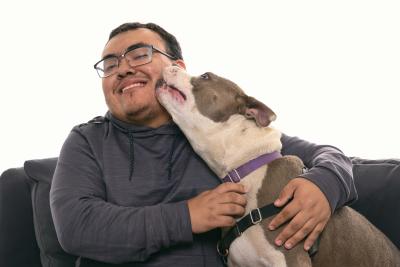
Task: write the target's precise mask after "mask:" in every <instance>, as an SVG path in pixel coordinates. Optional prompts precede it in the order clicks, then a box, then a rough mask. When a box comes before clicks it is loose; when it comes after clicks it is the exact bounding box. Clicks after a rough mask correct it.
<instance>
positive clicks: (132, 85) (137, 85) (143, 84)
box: [122, 83, 146, 93]
mask: <svg viewBox="0 0 400 267" xmlns="http://www.w3.org/2000/svg"><path fill="white" fill-rule="evenodd" d="M145 85H146V83H133V84H131V85H128V86H127V87H124V88H123V89H122V93H123V92H125V91H126V90H128V89H131V88H133V87H143V86H145Z"/></svg>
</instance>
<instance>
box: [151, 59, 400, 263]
mask: <svg viewBox="0 0 400 267" xmlns="http://www.w3.org/2000/svg"><path fill="white" fill-rule="evenodd" d="M156 96H157V99H158V101H159V102H160V103H161V104H162V105H163V106H164V107H165V109H166V110H167V111H168V112H169V114H170V115H171V116H172V119H173V121H174V122H175V123H176V124H177V125H178V126H179V127H180V128H181V130H182V132H183V133H184V134H185V136H186V137H187V139H188V140H189V142H190V144H191V145H192V147H193V149H194V151H195V152H196V153H197V154H198V155H199V156H200V157H202V159H203V160H204V161H205V162H206V163H207V164H208V166H209V167H210V168H211V169H212V170H213V171H214V172H215V173H216V175H217V176H218V177H220V178H221V179H226V177H227V174H228V173H229V172H230V171H231V170H233V169H235V168H237V167H238V166H241V165H243V164H245V163H246V162H248V161H250V160H252V159H255V158H257V157H259V156H260V155H265V154H268V155H269V154H270V153H277V152H280V150H281V147H282V144H281V142H280V137H281V133H280V132H279V131H278V130H277V129H274V128H272V127H269V125H270V123H271V122H272V121H274V120H275V119H276V115H275V113H274V112H273V111H272V110H271V109H270V108H268V107H267V106H266V105H265V104H263V103H261V102H260V101H258V100H256V99H255V98H252V97H250V96H247V95H246V94H245V93H244V92H243V91H242V89H240V88H239V86H237V85H236V84H235V83H233V82H232V81H230V80H227V79H225V78H222V77H219V76H217V75H215V74H213V73H205V74H203V75H201V76H198V77H192V76H190V75H189V74H188V73H187V72H186V71H185V70H183V69H181V68H179V67H178V66H170V67H167V68H165V70H164V71H163V80H162V81H161V82H159V84H158V86H157V88H156ZM303 167H304V166H303V163H302V162H301V160H300V159H299V158H297V157H294V156H284V157H278V158H276V159H274V160H273V161H272V162H269V163H268V164H264V165H263V166H261V167H259V168H258V169H256V170H254V171H252V172H251V173H250V174H248V175H247V176H246V177H244V178H243V179H241V180H240V183H242V184H244V185H247V186H248V187H249V188H250V191H249V192H248V193H247V194H246V198H247V205H246V208H245V210H246V214H249V213H250V217H249V216H247V220H251V221H252V223H251V225H252V226H251V227H249V228H248V229H247V230H245V231H244V232H243V233H241V235H240V236H238V237H237V238H236V239H234V240H233V242H232V243H231V244H230V247H229V250H226V251H222V252H221V251H219V253H220V254H221V255H223V256H227V264H228V266H249V267H256V266H274V267H280V266H282V267H283V266H323V267H330V266H379V267H382V266H391V267H392V266H400V253H399V250H398V249H397V248H396V247H395V246H394V245H393V244H392V243H391V241H390V240H389V239H388V238H387V237H386V236H385V235H384V234H382V233H381V232H380V231H379V230H378V229H377V228H375V227H374V226H373V225H372V224H371V223H370V222H369V221H368V220H367V219H366V218H365V217H363V216H362V215H360V214H359V213H357V212H356V211H354V210H353V209H351V208H349V207H343V208H341V209H339V210H337V211H336V212H335V213H334V214H333V215H332V217H331V218H330V220H329V222H328V223H327V225H326V227H325V229H324V231H323V233H322V235H321V236H320V240H319V241H320V242H319V249H318V252H317V253H316V254H315V255H314V256H313V257H312V258H311V257H310V255H309V254H308V253H307V252H306V251H305V250H304V249H303V246H302V245H297V246H295V247H294V248H292V249H291V250H286V249H285V248H282V247H276V246H274V245H273V244H274V243H273V241H274V239H275V237H276V236H277V235H278V233H277V231H269V230H267V225H268V224H269V222H270V221H271V220H272V217H269V218H266V219H263V220H262V221H261V219H260V216H259V214H257V213H256V214H255V213H254V210H256V211H258V210H257V208H261V207H263V206H265V205H267V204H270V203H272V202H273V201H274V200H275V199H276V198H278V194H279V192H280V191H281V190H282V189H283V187H284V186H285V185H286V184H287V183H288V181H289V180H290V179H291V178H294V177H297V176H298V175H299V174H301V173H302V170H303ZM231 179H233V178H232V177H231ZM249 185H250V186H249ZM255 217H256V218H255ZM249 218H250V219H249ZM239 223H240V222H238V224H239ZM253 224H254V225H253ZM233 230H235V229H233V228H232V230H231V231H233ZM303 242H304V241H303Z"/></svg>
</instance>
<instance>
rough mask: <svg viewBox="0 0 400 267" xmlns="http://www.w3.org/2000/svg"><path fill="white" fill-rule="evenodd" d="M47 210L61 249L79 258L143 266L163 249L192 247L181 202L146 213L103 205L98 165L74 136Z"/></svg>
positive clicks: (58, 170)
mask: <svg viewBox="0 0 400 267" xmlns="http://www.w3.org/2000/svg"><path fill="white" fill-rule="evenodd" d="M50 207H51V211H52V216H53V221H54V225H55V228H56V233H57V236H58V239H59V241H60V244H61V246H62V247H63V249H64V250H65V251H67V252H68V253H71V254H74V255H78V256H82V257H85V258H90V259H94V260H98V261H103V262H108V263H122V262H129V261H145V260H146V259H148V258H149V256H150V255H152V254H154V253H156V252H158V251H160V250H161V249H163V248H168V247H171V246H173V245H176V244H182V243H191V242H192V241H193V240H192V239H193V236H192V230H191V224H190V215H189V210H188V206H187V203H186V201H182V202H177V203H167V204H159V205H154V206H146V207H124V206H117V205H114V204H112V203H109V202H107V199H106V187H105V184H104V182H103V179H102V171H101V168H100V163H99V162H98V161H97V160H96V159H95V157H94V155H93V152H92V151H91V148H90V146H89V144H88V142H87V140H86V139H85V137H84V136H83V135H81V134H80V133H78V132H76V131H74V130H73V131H72V132H71V133H70V135H69V136H68V138H67V140H66V141H65V143H64V145H63V147H62V149H61V153H60V157H59V159H58V163H57V167H56V171H55V174H54V177H53V182H52V186H51V190H50Z"/></svg>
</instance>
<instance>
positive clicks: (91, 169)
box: [50, 113, 356, 267]
mask: <svg viewBox="0 0 400 267" xmlns="http://www.w3.org/2000/svg"><path fill="white" fill-rule="evenodd" d="M282 143H283V149H282V154H283V155H289V154H291V155H297V156H299V157H300V158H301V159H302V160H303V161H304V163H305V164H306V166H307V167H309V168H310V170H309V172H307V173H306V174H304V175H303V176H304V177H305V178H307V179H309V180H312V181H313V182H314V183H316V184H317V185H318V186H319V187H320V189H321V190H322V191H323V192H324V193H325V195H326V196H327V198H328V200H329V203H330V205H331V208H332V210H335V209H336V208H337V207H340V206H342V205H344V204H346V203H348V202H350V201H352V200H354V199H355V198H356V191H355V187H354V182H353V179H352V166H351V162H350V160H349V159H348V158H347V157H345V156H344V155H343V154H342V153H341V152H340V151H339V150H338V149H337V148H334V147H331V146H317V145H315V144H312V143H308V142H306V141H304V140H301V139H298V138H295V137H288V136H286V135H283V136H282ZM218 184H220V180H219V179H218V177H217V176H216V175H215V174H214V173H213V172H212V171H211V170H210V169H209V168H208V166H207V165H206V164H205V163H204V162H203V161H202V159H201V158H200V157H199V156H198V155H197V154H196V153H195V152H194V151H193V150H192V148H191V146H190V144H189V143H188V141H187V139H186V138H185V137H184V135H183V134H182V132H181V131H180V130H179V128H178V127H177V126H176V125H175V124H174V123H169V124H166V125H163V126H161V127H159V128H156V129H153V128H148V127H144V126H137V125H132V124H127V123H124V122H122V121H119V120H117V119H116V118H114V117H113V116H112V115H111V114H110V113H107V114H106V116H105V117H97V118H95V119H93V120H92V121H90V122H88V123H85V124H81V125H79V126H76V127H74V128H73V130H72V131H71V133H70V135H69V136H68V138H67V139H66V141H65V143H64V145H63V147H62V150H61V153H60V156H59V159H58V163H57V167H56V171H55V174H54V178H53V182H52V187H51V191H50V205H51V210H52V215H53V220H54V224H55V228H56V232H57V236H58V239H59V241H60V243H61V246H62V247H63V248H64V250H65V251H67V252H69V253H71V254H75V255H79V256H81V257H82V258H89V259H93V260H96V261H102V262H108V263H114V264H117V263H124V262H135V263H132V264H128V265H124V266H168V265H171V266H191V267H195V266H222V262H221V261H220V258H219V256H218V254H217V252H216V243H217V241H218V239H219V237H220V231H219V230H218V229H216V230H213V231H209V232H207V233H204V234H192V231H191V223H190V216H189V210H188V206H187V200H188V199H190V198H192V197H194V196H196V195H198V194H199V193H201V192H203V191H205V190H209V189H212V188H214V187H216V186H217V185H218ZM86 262H90V260H85V259H82V263H81V265H82V266H83V265H85V263H86ZM96 266H97V265H96Z"/></svg>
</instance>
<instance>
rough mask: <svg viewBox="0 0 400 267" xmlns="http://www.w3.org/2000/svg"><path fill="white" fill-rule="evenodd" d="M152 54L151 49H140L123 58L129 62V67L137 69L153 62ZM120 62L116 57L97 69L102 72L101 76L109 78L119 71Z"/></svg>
mask: <svg viewBox="0 0 400 267" xmlns="http://www.w3.org/2000/svg"><path fill="white" fill-rule="evenodd" d="M152 52H153V50H152V48H151V47H138V48H135V49H132V50H129V51H127V52H126V53H125V54H124V55H123V57H124V58H125V59H126V60H127V62H128V64H129V66H131V67H136V66H140V65H144V64H147V63H149V62H151V59H152ZM121 60H122V59H121ZM119 61H120V59H119V58H118V57H116V56H113V57H109V58H106V59H104V60H103V61H101V62H100V63H99V64H98V65H97V69H99V70H100V73H99V74H100V76H103V77H107V76H110V75H112V74H114V73H115V72H116V71H117V70H118V66H119ZM101 70H102V71H101ZM101 72H103V73H101Z"/></svg>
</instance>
